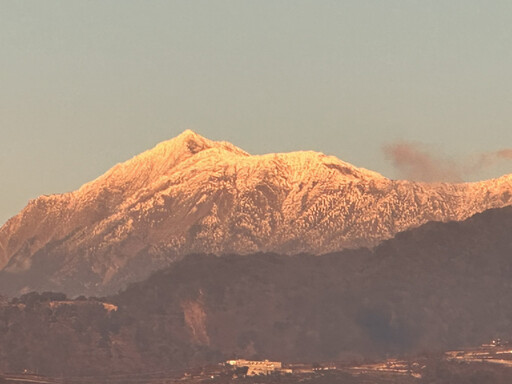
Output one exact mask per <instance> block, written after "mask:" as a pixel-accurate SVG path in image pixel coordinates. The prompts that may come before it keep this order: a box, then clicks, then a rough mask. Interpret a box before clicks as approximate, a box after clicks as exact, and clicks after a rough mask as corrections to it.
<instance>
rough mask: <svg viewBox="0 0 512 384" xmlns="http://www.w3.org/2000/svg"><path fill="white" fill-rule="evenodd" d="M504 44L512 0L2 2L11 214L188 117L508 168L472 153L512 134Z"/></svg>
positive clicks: (304, 139) (3, 204)
mask: <svg viewBox="0 0 512 384" xmlns="http://www.w3.org/2000/svg"><path fill="white" fill-rule="evenodd" d="M511 47H512V2H511V1H510V0H503V1H493V0H480V1H476V0H460V1H457V0H438V1H436V0H428V1H425V0H421V1H414V0H401V1H397V0H385V1H383V0H373V1H370V0H368V1H365V0H350V1H349V0H346V1H342V0H335V1H321V0H311V1H300V0H288V1H278V0H269V1H263V0H254V1H242V0H233V1H220V0H205V1H193V0H186V1H151V0H139V1H129V0H119V1H108V0H101V1H99V0H98V1H90V0H81V1H71V0H62V1H52V0H45V1H40V0H34V1H23V0H12V1H11V0H0V175H1V184H0V196H1V199H0V224H1V223H2V222H4V221H5V220H6V219H7V218H8V217H10V216H12V215H14V214H15V213H17V212H18V211H19V210H20V209H21V208H22V207H23V206H24V205H25V204H26V203H27V201H28V199H30V198H35V197H37V196H38V195H41V194H50V193H59V192H66V191H70V190H73V189H76V188H77V187H79V186H80V185H81V184H83V183H84V182H86V181H89V180H91V179H93V178H95V177H97V176H99V175H100V174H101V173H103V172H104V171H106V170H107V169H108V168H110V167H111V166H112V165H114V164H115V163H117V162H121V161H124V160H126V159H128V158H130V157H131V156H133V155H135V154H137V153H139V152H142V151H143V150H145V149H148V148H150V147H152V146H154V145H155V144H156V143H158V142H160V141H163V140H166V139H169V138H172V137H174V136H176V135H177V134H178V133H180V132H181V131H183V130H184V129H186V128H190V129H193V130H195V131H196V132H198V133H200V134H202V135H203V136H206V137H209V138H212V139H219V140H227V141H231V142H233V143H234V144H236V145H238V146H240V147H242V148H244V149H245V150H247V151H249V152H251V153H255V154H257V153H266V152H283V151H292V150H298V149H313V150H318V151H322V152H324V153H327V154H333V155H336V156H338V157H340V158H341V159H343V160H345V161H348V162H351V163H353V164H355V165H358V166H362V167H366V168H370V169H373V170H375V171H378V172H380V173H382V174H384V175H386V176H388V177H393V178H396V177H403V176H404V173H405V175H406V176H407V171H406V170H405V171H404V169H401V168H400V164H398V163H397V162H399V161H400V159H399V158H397V157H393V156H394V155H397V156H398V155H402V156H403V154H404V152H400V150H404V148H405V150H406V152H407V151H413V152H414V151H416V150H418V149H420V150H422V151H425V153H420V155H419V157H418V156H416V154H414V155H413V156H412V157H413V158H414V159H415V160H414V159H413V160H412V161H421V159H422V156H423V157H426V160H427V161H430V160H432V159H431V157H432V156H434V158H433V160H432V162H433V164H434V165H435V164H437V165H440V166H442V165H446V164H448V165H450V166H453V168H454V169H459V168H465V170H464V172H463V173H462V176H461V177H462V178H463V179H465V180H475V179H481V178H489V177H496V176H499V175H501V174H504V173H512V161H510V160H509V161H507V160H505V159H502V160H501V161H490V162H487V163H486V166H485V167H481V168H479V169H478V172H477V171H475V172H471V169H470V170H469V171H468V166H467V165H468V164H472V162H471V161H473V160H474V159H479V158H481V156H487V155H488V154H489V153H490V152H492V151H497V150H502V149H506V148H510V147H512V129H511V123H512V48H511ZM394 150H396V151H395V152H393V151H394ZM390 153H391V154H390ZM502 153H506V152H502ZM486 154H487V155H486ZM409 155H410V154H409ZM409 155H407V156H409ZM407 156H406V157H407ZM438 156H440V157H439V158H438ZM489 158H490V157H489ZM418 159H419V160H418ZM393 160H394V161H393ZM424 160H425V159H424ZM405 161H409V160H407V158H406V160H405ZM397 165H398V168H397V167H396V166H397ZM416 165H417V164H416ZM414 166H415V165H414V164H413V165H412V167H413V168H414ZM469 168H470V167H469ZM413 170H414V169H413ZM400 171H402V172H400ZM409 171H410V169H409ZM459 176H460V175H459ZM411 177H414V175H413V176H411Z"/></svg>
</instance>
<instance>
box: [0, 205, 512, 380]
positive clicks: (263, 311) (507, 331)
mask: <svg viewBox="0 0 512 384" xmlns="http://www.w3.org/2000/svg"><path fill="white" fill-rule="evenodd" d="M511 233H512V207H507V208H502V209H495V210H489V211H486V212H484V213H481V214H478V215H475V216H474V217H472V218H470V219H468V220H466V221H464V222H450V223H428V224H425V225H423V226H422V227H420V228H417V229H413V230H410V231H407V232H404V233H401V234H399V235H398V236H397V237H396V238H394V239H391V240H387V241H385V242H383V243H382V244H381V245H380V246H378V247H376V248H375V249H373V250H367V249H362V250H346V251H343V252H338V253H333V254H328V255H324V256H320V257H319V256H309V255H301V256H294V257H290V256H279V255H276V254H254V255H247V256H243V257H242V256H240V255H227V256H224V257H217V256H212V255H210V256H205V255H191V256H189V257H186V258H184V259H183V260H181V261H178V262H176V263H174V264H173V265H171V266H170V267H168V268H166V269H164V270H162V271H159V272H157V273H155V274H153V275H152V276H151V277H150V278H149V279H147V280H146V281H144V282H141V283H136V284H132V285H131V286H130V287H129V288H128V289H127V290H125V291H123V292H121V293H120V294H117V295H115V296H110V297H107V298H104V299H102V300H101V301H103V302H106V303H109V304H111V305H105V304H103V303H102V302H101V301H97V300H92V299H88V300H77V301H66V300H64V298H62V297H59V296H57V297H56V296H55V294H53V296H52V295H50V294H46V295H43V296H41V295H38V294H29V295H25V296H23V297H22V298H21V299H14V300H13V301H11V302H7V301H5V302H4V303H3V304H1V305H0V370H5V371H17V370H22V369H30V370H32V371H36V370H37V371H38V372H40V373H47V374H61V373H62V372H64V373H65V374H92V373H105V372H109V373H115V372H137V371H148V370H153V369H179V368H184V367H187V366H191V365H195V364H205V363H211V362H218V361H222V360H224V359H228V358H233V357H243V358H254V359H257V358H260V359H262V358H269V359H276V360H285V361H294V360H299V361H326V360H338V359H345V358H362V357H365V358H368V357H382V356H386V355H395V354H410V353H418V352H423V351H440V350H446V349H450V348H456V347H463V346H469V345H479V344H480V343H482V342H486V341H488V340H489V339H491V338H494V337H501V338H503V339H510V337H511V336H512V278H511V277H512V257H511V256H512V237H511V236H510V234H511Z"/></svg>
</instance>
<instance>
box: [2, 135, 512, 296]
mask: <svg viewBox="0 0 512 384" xmlns="http://www.w3.org/2000/svg"><path fill="white" fill-rule="evenodd" d="M511 203H512V178H511V177H507V176H504V177H502V178H499V179H494V180H489V181H483V182H478V183H465V184H427V183H415V182H408V181H393V180H389V179H387V178H385V177H384V176H382V175H380V174H378V173H376V172H372V171H369V170H366V169H363V168H357V167H355V166H353V165H351V164H348V163H346V162H343V161H341V160H339V159H337V158H336V157H333V156H326V155H324V154H322V153H318V152H312V151H300V152H292V153H276V154H266V155H259V156H252V155H250V154H248V153H247V152H245V151H243V150H242V149H240V148H237V147H236V146H234V145H232V144H230V143H227V142H216V141H212V140H208V139H206V138H204V137H202V136H200V135H198V134H196V133H194V132H192V131H190V130H187V131H185V132H183V133H182V134H180V135H179V136H177V137H175V138H173V139H171V140H168V141H165V142H162V143H160V144H158V145H157V146H155V147H154V148H153V149H150V150H148V151H146V152H143V153H141V154H140V155H137V156H135V157H133V158H132V159H130V160H128V161H126V162H124V163H121V164H117V165H115V166H114V167H113V168H111V169H110V170H109V171H107V172H106V173H105V174H104V175H102V176H100V177H99V178H97V179H95V180H93V181H91V182H89V183H87V184H85V185H83V186H82V187H81V188H80V189H78V190H77V191H74V192H71V193H65V194H61V195H52V196H42V197H39V198H37V199H35V200H33V201H31V202H30V203H29V204H28V205H27V206H26V207H25V208H24V209H23V210H22V211H21V212H20V213H19V214H18V215H16V216H14V217H13V218H11V219H10V220H9V221H8V222H7V223H6V224H5V225H4V226H3V227H2V228H0V270H1V272H0V291H1V290H2V289H3V290H4V291H5V292H8V293H17V292H20V291H26V290H32V289H38V290H64V291H67V292H69V293H75V292H76V293H89V294H97V293H104V292H108V291H111V290H114V289H118V288H120V287H121V286H123V285H124V284H125V283H126V282H129V281H134V280H138V279H140V278H142V277H144V276H146V275H147V274H148V273H149V272H150V271H153V270H155V269H157V268H159V267H161V266H164V265H167V264H168V263H170V262H172V261H173V260H174V259H176V258H178V257H182V256H184V255H186V254H188V253H192V252H204V253H215V254H219V255H221V254H226V253H239V254H246V253H250V252H258V251H272V252H280V253H287V254H293V253H300V252H310V253H315V254H321V253H326V252H330V251H335V250H339V249H342V248H347V247H358V246H373V245H375V244H377V243H378V242H379V241H381V240H383V239H386V238H390V237H392V236H394V235H395V234H396V233H397V232H400V231H403V230H406V229H408V228H411V227H415V226H418V225H420V224H423V223H425V222H427V221H432V220H437V221H447V220H462V219H465V218H467V217H469V216H471V215H473V214H474V213H477V212H480V211H483V210H485V209H488V208H494V207H501V206H505V205H508V204H511Z"/></svg>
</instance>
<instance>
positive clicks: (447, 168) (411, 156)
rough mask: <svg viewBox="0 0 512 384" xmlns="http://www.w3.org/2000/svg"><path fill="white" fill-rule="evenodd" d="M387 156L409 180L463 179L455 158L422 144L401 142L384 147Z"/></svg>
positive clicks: (452, 180)
mask: <svg viewBox="0 0 512 384" xmlns="http://www.w3.org/2000/svg"><path fill="white" fill-rule="evenodd" d="M383 150H384V153H385V155H386V158H387V159H389V160H391V162H392V163H393V166H394V167H395V168H396V169H397V170H398V171H399V172H400V174H401V175H402V176H403V177H404V178H405V179H408V180H415V181H427V182H436V181H447V182H460V181H462V172H461V170H460V166H459V165H458V164H457V163H456V162H454V161H453V160H450V159H446V158H444V157H443V156H441V155H435V154H433V153H430V151H429V150H428V149H427V148H426V147H425V146H424V145H422V144H419V143H409V142H399V143H393V144H388V145H386V146H384V148H383Z"/></svg>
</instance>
